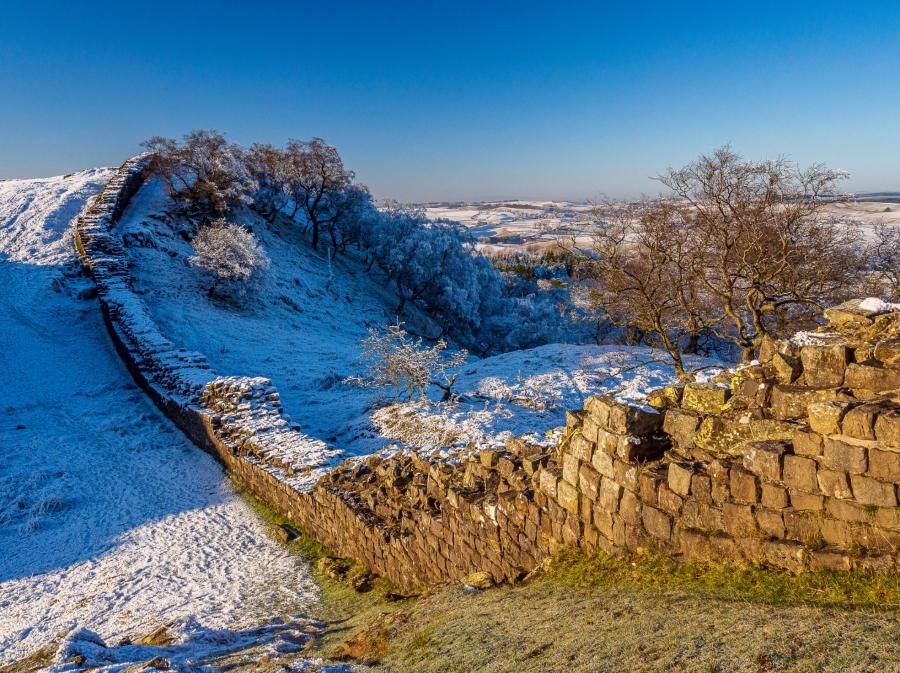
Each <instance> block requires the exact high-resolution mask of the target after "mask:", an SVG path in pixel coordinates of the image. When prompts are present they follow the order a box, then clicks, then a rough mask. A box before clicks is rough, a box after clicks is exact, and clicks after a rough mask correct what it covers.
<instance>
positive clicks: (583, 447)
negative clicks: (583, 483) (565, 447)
mask: <svg viewBox="0 0 900 673" xmlns="http://www.w3.org/2000/svg"><path fill="white" fill-rule="evenodd" d="M595 446H596V445H595V444H594V442H591V441H588V439H587V438H586V437H585V436H584V435H582V434H580V433H579V434H577V435H574V436H573V437H572V439H571V440H569V453H571V454H572V455H573V456H575V457H576V458H577V459H578V460H581V461H584V462H585V463H589V462H591V458H592V457H593V455H594V448H595Z"/></svg>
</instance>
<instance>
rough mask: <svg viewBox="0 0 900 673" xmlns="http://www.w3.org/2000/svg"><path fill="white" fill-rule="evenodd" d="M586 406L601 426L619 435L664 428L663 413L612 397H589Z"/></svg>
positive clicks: (649, 432) (641, 433)
mask: <svg viewBox="0 0 900 673" xmlns="http://www.w3.org/2000/svg"><path fill="white" fill-rule="evenodd" d="M585 408H588V409H589V410H590V411H591V413H592V414H593V415H594V417H595V418H596V420H597V422H598V423H599V424H600V427H602V428H604V429H606V430H609V431H610V432H613V433H615V434H617V435H648V434H652V433H654V432H658V431H659V430H660V429H661V428H662V423H663V415H662V414H659V413H656V412H655V411H652V412H651V411H646V410H644V409H641V408H639V407H633V406H631V405H629V404H625V403H623V402H619V401H618V400H616V399H614V398H612V397H607V396H603V395H595V396H593V397H589V398H588V399H587V401H586V402H585Z"/></svg>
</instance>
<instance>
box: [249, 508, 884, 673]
mask: <svg viewBox="0 0 900 673" xmlns="http://www.w3.org/2000/svg"><path fill="white" fill-rule="evenodd" d="M243 492H244V495H245V497H246V498H247V502H248V503H249V504H250V505H251V506H252V507H253V508H254V509H255V510H256V511H257V512H258V513H259V514H260V516H262V517H263V518H264V519H265V520H266V521H269V522H270V523H272V524H285V523H289V522H287V521H286V520H285V519H283V518H282V517H280V516H279V515H278V514H277V513H275V512H274V511H273V510H271V509H270V508H269V507H267V506H266V505H265V504H263V503H261V502H259V501H258V500H256V498H254V497H253V496H251V495H249V494H247V493H246V492H245V491H243ZM295 527H296V526H295ZM287 546H288V547H289V548H290V549H291V550H293V551H295V552H296V553H297V554H299V555H301V556H302V557H304V558H305V559H307V560H308V561H309V562H310V564H311V565H312V566H313V569H312V571H311V572H312V575H313V577H314V579H315V580H316V581H317V582H318V584H319V586H320V587H321V593H320V595H319V598H318V600H317V602H316V603H315V604H314V605H313V606H312V608H311V611H312V613H313V614H315V615H316V617H317V618H319V619H322V620H323V621H325V622H326V623H327V627H326V629H325V631H324V633H323V634H322V635H321V637H319V638H317V639H316V640H315V641H314V642H313V643H312V644H311V646H310V647H309V648H308V649H307V650H306V651H305V652H303V653H302V655H300V656H301V658H309V657H323V658H325V657H328V656H329V655H331V654H333V653H335V652H336V651H337V650H338V649H339V648H340V646H341V645H342V644H343V643H344V642H346V641H348V640H350V639H351V638H354V637H356V636H357V635H359V634H366V633H367V634H368V637H369V638H370V639H371V640H372V641H373V642H374V644H375V647H374V649H373V651H371V652H370V654H369V655H368V656H369V657H370V661H372V670H374V671H385V672H387V671H391V672H394V671H396V672H400V673H404V672H410V673H412V672H415V673H429V672H432V671H433V672H439V671H440V672H453V673H455V672H457V671H484V672H485V673H500V672H506V671H509V672H511V673H512V672H516V673H519V672H522V673H532V672H533V673H537V672H543V671H565V672H566V673H571V672H573V671H659V672H662V671H667V672H668V671H679V672H680V671H697V672H700V673H730V672H732V671H747V672H749V673H766V672H770V671H772V672H774V671H796V672H798V673H800V672H807V671H809V672H812V671H816V672H817V673H818V672H824V673H832V672H834V673H838V672H844V671H850V672H856V671H873V672H874V671H879V672H880V671H900V609H898V608H900V573H897V572H888V573H878V574H865V573H860V572H844V573H831V572H826V571H810V572H806V573H804V574H802V575H799V576H794V575H792V574H790V573H787V572H780V571H773V570H772V569H767V568H761V567H756V566H753V565H746V564H737V563H725V564H721V563H717V564H713V563H700V562H692V563H687V564H673V563H671V562H670V561H667V560H666V559H665V557H663V556H661V555H653V554H651V555H647V556H642V557H636V558H633V559H620V558H617V557H613V556H608V555H605V554H602V553H600V554H596V555H591V556H587V555H585V554H583V553H582V552H580V551H577V550H564V551H562V552H560V553H559V554H558V555H557V556H556V558H555V559H554V561H553V563H552V564H551V566H550V568H549V570H548V572H547V574H546V575H545V578H544V579H543V580H542V581H540V582H537V583H535V584H532V585H530V586H527V587H508V586H503V587H499V588H496V589H492V590H488V591H479V592H474V593H472V592H468V591H465V590H463V589H462V588H461V587H460V586H449V587H447V588H445V589H442V590H439V591H435V592H434V593H431V594H426V595H425V596H423V597H422V598H421V599H419V600H417V601H413V600H406V601H401V602H399V603H381V602H378V600H377V598H378V596H379V595H381V594H382V593H384V592H388V591H389V592H392V593H396V588H395V587H392V586H391V585H390V584H389V583H387V582H384V581H383V580H378V581H377V584H376V588H375V589H374V590H373V591H371V592H369V593H362V594H361V593H358V592H356V591H355V590H353V589H352V588H350V587H348V586H347V585H345V584H342V583H340V582H337V581H335V580H332V579H331V578H330V577H328V576H327V575H324V573H321V572H319V571H317V570H316V569H315V564H316V562H317V561H318V559H320V558H322V557H323V556H329V555H331V553H330V550H328V549H327V548H325V547H323V546H322V545H320V544H318V543H317V542H315V540H313V539H312V538H310V537H308V536H306V535H301V536H300V537H299V538H298V539H297V540H295V541H293V542H291V543H288V545H287ZM282 663H289V661H288V660H287V659H285V660H280V661H277V662H276V661H273V662H272V664H271V665H267V666H264V667H262V668H260V669H257V670H262V669H266V670H268V669H269V668H270V666H271V670H273V671H274V670H276V669H277V668H278V666H280V665H281V664H282ZM239 668H240V667H239ZM235 670H237V669H235ZM247 670H248V671H249V670H251V669H250V668H248V669H247Z"/></svg>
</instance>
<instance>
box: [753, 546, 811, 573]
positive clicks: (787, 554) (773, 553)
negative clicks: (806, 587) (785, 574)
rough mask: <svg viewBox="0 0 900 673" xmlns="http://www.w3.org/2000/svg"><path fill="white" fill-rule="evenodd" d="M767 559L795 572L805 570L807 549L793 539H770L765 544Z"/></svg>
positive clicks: (773, 563)
mask: <svg viewBox="0 0 900 673" xmlns="http://www.w3.org/2000/svg"><path fill="white" fill-rule="evenodd" d="M763 550H764V551H765V554H766V559H767V560H768V561H769V563H771V564H772V565H775V566H778V567H779V568H785V569H786V570H789V571H791V572H792V573H794V574H797V575H799V574H800V573H802V572H803V570H804V567H805V565H806V557H807V551H806V548H805V547H804V546H803V545H802V544H801V543H799V542H793V541H791V540H769V541H767V542H765V543H764V544H763Z"/></svg>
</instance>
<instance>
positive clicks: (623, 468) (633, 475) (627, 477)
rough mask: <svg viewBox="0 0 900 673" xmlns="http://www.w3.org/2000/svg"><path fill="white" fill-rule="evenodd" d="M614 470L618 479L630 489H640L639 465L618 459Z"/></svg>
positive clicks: (635, 490) (636, 490)
mask: <svg viewBox="0 0 900 673" xmlns="http://www.w3.org/2000/svg"><path fill="white" fill-rule="evenodd" d="M613 472H614V473H615V479H616V481H617V482H619V484H621V485H622V486H624V487H625V488H627V489H628V490H629V491H632V492H634V493H637V492H638V490H640V486H639V485H638V469H637V466H635V465H629V464H628V463H624V462H622V461H621V460H617V461H615V463H614V464H613Z"/></svg>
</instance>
